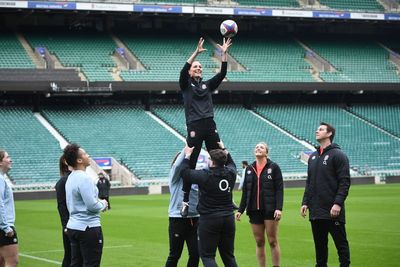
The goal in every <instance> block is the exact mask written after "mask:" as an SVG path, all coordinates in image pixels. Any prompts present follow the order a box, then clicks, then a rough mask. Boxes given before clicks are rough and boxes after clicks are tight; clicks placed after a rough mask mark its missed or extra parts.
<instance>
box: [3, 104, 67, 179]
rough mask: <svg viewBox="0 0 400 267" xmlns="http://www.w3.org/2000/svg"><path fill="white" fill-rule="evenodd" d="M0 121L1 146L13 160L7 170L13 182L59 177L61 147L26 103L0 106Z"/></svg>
mask: <svg viewBox="0 0 400 267" xmlns="http://www.w3.org/2000/svg"><path fill="white" fill-rule="evenodd" d="M0 121H1V122H2V123H1V124H0V140H1V147H3V148H4V149H6V150H7V151H8V152H9V154H10V156H11V158H12V160H13V168H12V170H11V172H10V177H11V180H12V181H13V183H14V184H16V185H23V184H25V185H32V184H42V183H55V181H57V180H58V179H59V173H58V159H59V157H60V155H61V149H60V146H59V144H58V142H57V141H56V140H55V139H54V138H53V136H52V135H51V134H50V133H49V132H48V131H47V130H46V129H45V128H44V127H43V126H42V125H41V124H40V122H39V121H38V120H37V119H36V118H35V117H34V116H33V113H32V111H31V110H30V109H29V108H25V107H2V108H1V109H0Z"/></svg>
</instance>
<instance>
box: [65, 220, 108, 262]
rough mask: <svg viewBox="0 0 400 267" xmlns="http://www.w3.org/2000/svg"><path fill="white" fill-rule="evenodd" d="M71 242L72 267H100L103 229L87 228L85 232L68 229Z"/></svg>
mask: <svg viewBox="0 0 400 267" xmlns="http://www.w3.org/2000/svg"><path fill="white" fill-rule="evenodd" d="M68 236H69V239H70V241H71V267H80V266H82V267H99V266H100V261H101V255H102V253H103V243H104V240H103V232H102V230H101V227H92V228H89V227H88V228H86V230H85V231H79V230H73V229H68Z"/></svg>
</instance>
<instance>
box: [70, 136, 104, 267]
mask: <svg viewBox="0 0 400 267" xmlns="http://www.w3.org/2000/svg"><path fill="white" fill-rule="evenodd" d="M63 157H64V159H65V161H66V162H67V164H68V165H69V166H70V167H72V172H71V174H70V175H69V176H68V180H67V182H66V185H65V193H66V199H67V207H68V211H69V215H70V216H69V220H68V223H67V232H68V235H69V238H70V240H71V257H72V258H71V267H75V266H85V267H89V266H90V267H98V266H100V261H101V255H102V252H103V243H104V241H103V232H102V230H101V225H100V212H101V211H105V210H106V209H107V206H108V203H107V201H106V200H100V199H98V197H97V196H98V190H97V187H96V185H95V183H94V181H93V180H92V178H90V177H89V176H88V175H87V174H86V172H85V170H86V168H87V167H88V166H89V165H90V157H89V155H88V154H87V153H86V151H85V150H83V149H82V148H80V147H79V146H78V145H76V144H71V145H67V146H66V147H65V148H64V154H63Z"/></svg>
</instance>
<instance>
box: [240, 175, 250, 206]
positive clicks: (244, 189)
mask: <svg viewBox="0 0 400 267" xmlns="http://www.w3.org/2000/svg"><path fill="white" fill-rule="evenodd" d="M247 168H248V167H247ZM247 168H246V170H247ZM247 179H249V178H248V176H247V175H246V172H245V175H244V181H243V187H242V198H241V200H240V205H239V209H238V212H240V213H242V214H243V212H244V211H245V210H246V208H247V194H248V192H247Z"/></svg>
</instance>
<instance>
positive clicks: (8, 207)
mask: <svg viewBox="0 0 400 267" xmlns="http://www.w3.org/2000/svg"><path fill="white" fill-rule="evenodd" d="M14 223H15V208H14V196H13V192H12V189H11V186H10V185H8V184H7V182H6V178H5V177H4V174H3V173H1V172H0V229H1V230H3V231H4V232H5V233H9V232H11V231H12V228H11V226H14Z"/></svg>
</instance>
